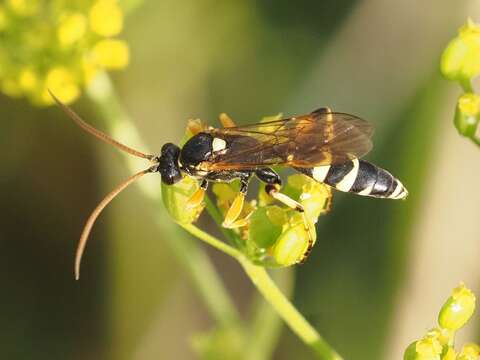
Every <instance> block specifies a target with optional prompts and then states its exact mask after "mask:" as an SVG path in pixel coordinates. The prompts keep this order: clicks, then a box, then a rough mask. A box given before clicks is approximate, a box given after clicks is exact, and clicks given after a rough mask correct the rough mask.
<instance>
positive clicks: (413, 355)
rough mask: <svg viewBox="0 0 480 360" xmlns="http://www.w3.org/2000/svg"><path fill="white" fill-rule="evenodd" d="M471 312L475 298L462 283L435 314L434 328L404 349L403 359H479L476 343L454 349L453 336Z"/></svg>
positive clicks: (479, 348) (478, 349)
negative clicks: (436, 326)
mask: <svg viewBox="0 0 480 360" xmlns="http://www.w3.org/2000/svg"><path fill="white" fill-rule="evenodd" d="M474 310H475V295H474V294H473V292H472V291H471V290H470V289H468V288H467V287H466V286H465V285H464V284H463V283H461V284H460V285H459V286H458V287H456V288H455V289H453V292H452V295H451V296H450V297H449V298H448V299H447V301H446V302H445V303H444V304H443V306H442V308H441V310H440V313H439V315H438V325H439V327H438V328H434V329H431V330H430V331H428V332H427V333H426V334H425V335H424V336H423V337H422V338H421V339H420V340H416V341H414V342H413V343H411V344H410V345H409V346H408V347H407V349H406V350H405V354H404V357H403V358H404V359H405V360H480V347H479V346H478V345H477V344H467V345H465V346H463V348H462V350H461V351H460V353H457V352H456V351H455V348H454V340H455V333H456V331H457V330H459V329H460V328H462V327H463V326H464V325H465V324H466V323H467V321H468V320H470V318H471V316H472V314H473V312H474Z"/></svg>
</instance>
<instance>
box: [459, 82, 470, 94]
mask: <svg viewBox="0 0 480 360" xmlns="http://www.w3.org/2000/svg"><path fill="white" fill-rule="evenodd" d="M460 86H461V87H462V89H463V91H465V92H466V93H472V92H473V86H472V82H471V81H470V79H465V80H462V81H460Z"/></svg>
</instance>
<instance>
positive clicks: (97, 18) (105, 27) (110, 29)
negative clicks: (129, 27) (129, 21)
mask: <svg viewBox="0 0 480 360" xmlns="http://www.w3.org/2000/svg"><path fill="white" fill-rule="evenodd" d="M89 18H90V26H91V28H92V30H93V31H94V32H96V33H97V34H98V35H101V36H115V35H118V33H120V31H122V28H123V13H122V10H121V9H120V7H119V6H118V4H117V1H115V0H99V1H97V2H96V3H95V4H94V5H93V6H92V9H91V10H90V16H89Z"/></svg>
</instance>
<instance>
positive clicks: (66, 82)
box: [42, 67, 80, 104]
mask: <svg viewBox="0 0 480 360" xmlns="http://www.w3.org/2000/svg"><path fill="white" fill-rule="evenodd" d="M48 90H50V91H51V92H52V93H54V94H55V96H56V97H58V98H59V99H60V100H62V101H63V102H64V103H66V104H69V103H71V102H72V101H74V100H75V99H76V98H77V97H78V96H79V95H80V89H79V88H78V86H77V82H76V79H75V77H74V76H73V74H72V73H71V72H70V71H69V70H68V69H67V68H64V67H56V68H53V69H51V70H50V71H49V72H48V73H47V77H46V79H45V88H44V91H43V94H42V95H43V100H44V101H45V103H49V102H53V99H52V98H51V96H50V94H48Z"/></svg>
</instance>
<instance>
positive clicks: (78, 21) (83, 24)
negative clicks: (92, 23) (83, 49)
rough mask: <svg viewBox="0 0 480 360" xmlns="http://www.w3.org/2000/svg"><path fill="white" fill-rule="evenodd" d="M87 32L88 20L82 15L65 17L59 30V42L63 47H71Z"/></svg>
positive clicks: (76, 14)
mask: <svg viewBox="0 0 480 360" xmlns="http://www.w3.org/2000/svg"><path fill="white" fill-rule="evenodd" d="M86 30H87V19H86V17H85V16H84V15H83V14H81V13H74V14H68V15H65V16H64V17H63V18H62V20H61V21H60V24H59V26H58V30H57V36H58V40H59V41H60V44H61V45H62V46H69V45H72V44H73V43H75V42H77V41H78V40H80V39H81V38H82V37H83V36H84V35H85V32H86Z"/></svg>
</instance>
